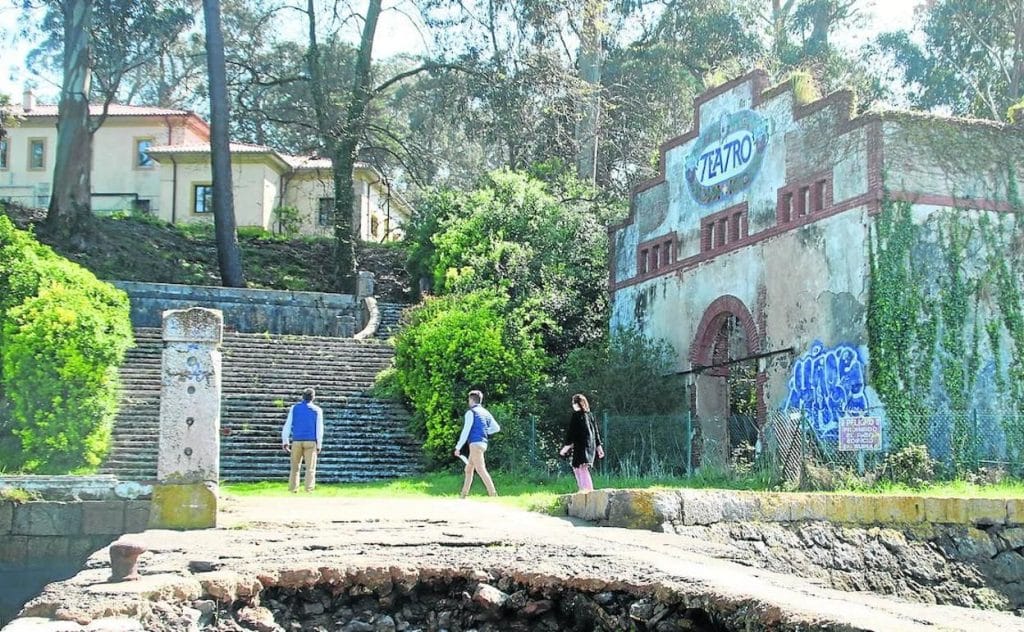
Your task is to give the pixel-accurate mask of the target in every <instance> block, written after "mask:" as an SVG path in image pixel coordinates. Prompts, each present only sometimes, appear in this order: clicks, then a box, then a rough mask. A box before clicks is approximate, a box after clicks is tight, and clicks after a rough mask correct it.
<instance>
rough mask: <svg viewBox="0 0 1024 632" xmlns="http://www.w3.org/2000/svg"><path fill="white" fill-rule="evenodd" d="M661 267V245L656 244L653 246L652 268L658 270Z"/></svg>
mask: <svg viewBox="0 0 1024 632" xmlns="http://www.w3.org/2000/svg"><path fill="white" fill-rule="evenodd" d="M659 267H661V246H658V245H655V246H654V247H653V248H651V269H652V270H657V269H658V268H659Z"/></svg>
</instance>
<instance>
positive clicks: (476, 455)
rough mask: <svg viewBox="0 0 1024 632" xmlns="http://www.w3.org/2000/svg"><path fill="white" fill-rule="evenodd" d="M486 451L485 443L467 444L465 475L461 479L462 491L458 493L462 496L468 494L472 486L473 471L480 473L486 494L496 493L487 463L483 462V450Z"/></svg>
mask: <svg viewBox="0 0 1024 632" xmlns="http://www.w3.org/2000/svg"><path fill="white" fill-rule="evenodd" d="M486 451H487V444H486V443H482V442H481V443H471V444H469V463H466V470H465V474H466V475H465V478H464V479H463V481H462V491H461V492H460V493H459V495H460V496H462V497H463V498H465V497H466V495H467V494H469V488H470V487H472V486H473V473H474V472H476V473H477V474H479V475H480V480H482V481H483V482H484V487H486V488H487V495H488V496H497V495H498V492H496V491H495V490H494V481H492V480H491V475H490V474H489V473H488V472H487V464H486V463H485V462H484V452H486Z"/></svg>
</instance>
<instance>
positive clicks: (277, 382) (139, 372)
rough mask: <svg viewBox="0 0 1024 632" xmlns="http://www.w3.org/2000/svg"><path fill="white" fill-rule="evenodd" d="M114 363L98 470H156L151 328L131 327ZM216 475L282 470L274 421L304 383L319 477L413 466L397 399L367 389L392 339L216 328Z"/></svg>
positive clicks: (156, 395) (127, 475) (357, 477)
mask: <svg viewBox="0 0 1024 632" xmlns="http://www.w3.org/2000/svg"><path fill="white" fill-rule="evenodd" d="M135 339H136V344H137V346H136V347H135V348H134V349H132V350H130V351H129V352H128V354H127V356H126V359H125V363H124V365H123V367H122V368H121V381H122V384H123V386H124V394H123V396H122V407H121V411H120V413H119V414H118V417H117V420H116V422H115V426H114V437H113V446H112V449H111V451H110V453H109V455H108V456H107V459H106V462H105V463H104V465H103V467H102V468H101V471H102V472H103V473H108V474H114V475H116V476H118V477H119V478H121V479H128V480H142V481H151V480H155V479H156V455H157V441H158V436H159V432H158V427H159V415H160V361H161V353H162V350H163V345H162V342H161V338H160V330H159V329H136V330H135ZM221 352H222V354H223V363H222V370H223V380H222V394H221V448H220V459H221V462H220V467H221V480H224V481H229V482H242V481H263V480H281V481H283V480H287V477H288V455H287V454H285V453H284V452H283V451H282V450H281V426H282V425H283V423H284V420H285V417H286V416H287V414H288V406H290V405H291V404H293V403H295V402H296V401H297V400H298V399H299V394H300V393H301V391H302V389H303V388H304V387H306V386H313V387H315V388H316V389H317V403H318V404H319V405H320V406H321V407H322V408H323V409H324V435H325V436H324V447H323V452H321V454H320V460H319V464H318V466H317V480H318V481H319V482H342V481H366V480H376V479H385V478H396V477H399V476H406V475H411V474H415V473H417V472H419V471H420V448H419V445H418V444H417V443H416V442H415V441H414V440H413V438H412V436H411V435H410V434H409V432H408V431H407V430H406V427H407V423H408V419H409V414H408V413H407V412H406V411H405V409H404V408H402V406H401V405H399V404H397V403H394V402H388V401H382V400H379V399H375V398H373V397H371V396H370V395H369V394H368V392H367V391H368V390H369V388H370V386H371V385H372V383H373V379H374V377H375V376H376V374H377V373H378V372H380V371H381V370H383V369H385V368H387V367H388V366H390V364H391V359H392V356H393V350H392V348H391V347H390V346H389V345H387V344H384V343H382V342H379V341H376V340H369V341H356V340H353V339H351V338H316V337H302V336H271V335H264V334H240V333H233V332H225V334H224V342H223V345H222V346H221Z"/></svg>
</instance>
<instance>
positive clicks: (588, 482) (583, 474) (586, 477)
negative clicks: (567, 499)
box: [572, 463, 594, 492]
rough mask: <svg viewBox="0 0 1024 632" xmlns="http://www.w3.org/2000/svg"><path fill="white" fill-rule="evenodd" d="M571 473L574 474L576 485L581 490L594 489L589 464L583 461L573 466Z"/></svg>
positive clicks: (588, 490)
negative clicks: (579, 464) (577, 465)
mask: <svg viewBox="0 0 1024 632" xmlns="http://www.w3.org/2000/svg"><path fill="white" fill-rule="evenodd" d="M572 473H573V474H575V475H576V485H578V486H579V488H580V491H581V492H590V491H594V481H593V480H592V479H591V478H590V466H589V465H587V464H586V463H584V464H583V465H581V466H579V467H574V468H572Z"/></svg>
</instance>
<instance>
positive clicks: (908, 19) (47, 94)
mask: <svg viewBox="0 0 1024 632" xmlns="http://www.w3.org/2000/svg"><path fill="white" fill-rule="evenodd" d="M920 1H921V0H862V5H863V9H862V10H863V11H864V14H865V16H866V17H867V24H866V26H865V27H864V28H861V29H854V30H852V31H851V32H849V33H845V34H840V37H839V40H840V43H841V44H842V45H845V46H847V47H849V48H852V49H855V48H857V47H859V46H860V45H861V44H863V43H864V42H866V41H867V40H868V39H870V38H871V37H873V36H874V35H876V34H878V33H880V32H882V31H887V30H896V29H902V28H910V27H911V26H912V24H913V12H914V7H915V6H916V5H918V4H919V3H920ZM13 4H14V3H10V2H6V1H4V0H0V93H6V94H8V95H10V97H11V100H12V101H14V102H19V101H20V100H21V95H22V92H23V90H24V88H25V86H26V84H27V83H33V84H34V85H35V88H34V91H35V92H36V94H37V95H38V97H39V99H40V100H41V101H42V102H48V103H55V102H56V95H57V92H58V87H57V86H56V85H54V83H53V82H52V81H50V80H48V79H46V78H45V77H38V76H35V75H33V74H32V73H30V72H29V71H28V70H27V69H26V68H25V64H24V61H25V55H26V54H27V53H28V51H29V50H30V49H31V47H32V46H31V43H30V42H26V41H23V40H18V39H16V38H15V37H13V35H12V34H14V33H16V32H17V30H18V27H19V24H20V23H21V22H23V21H24V20H27V19H38V17H37V16H32V15H31V14H26V13H25V12H24V11H23V10H22V9H20V8H17V7H15V6H12V5H13ZM421 46H422V38H421V36H420V34H419V33H418V32H417V31H416V29H415V27H414V26H413V25H412V21H411V20H410V19H409V18H408V17H407V16H405V15H403V14H401V13H400V12H398V11H393V10H392V11H385V12H384V14H383V15H382V16H381V21H380V25H379V27H378V38H377V41H376V42H375V43H374V57H375V58H376V59H383V58H386V57H389V56H391V55H394V54H396V53H401V52H407V51H409V50H410V48H419V47H421Z"/></svg>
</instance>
